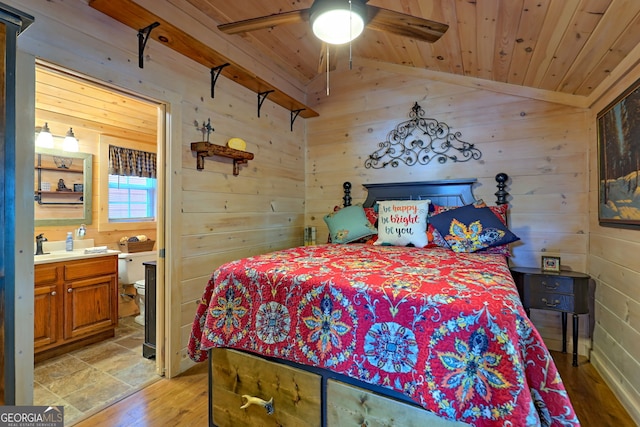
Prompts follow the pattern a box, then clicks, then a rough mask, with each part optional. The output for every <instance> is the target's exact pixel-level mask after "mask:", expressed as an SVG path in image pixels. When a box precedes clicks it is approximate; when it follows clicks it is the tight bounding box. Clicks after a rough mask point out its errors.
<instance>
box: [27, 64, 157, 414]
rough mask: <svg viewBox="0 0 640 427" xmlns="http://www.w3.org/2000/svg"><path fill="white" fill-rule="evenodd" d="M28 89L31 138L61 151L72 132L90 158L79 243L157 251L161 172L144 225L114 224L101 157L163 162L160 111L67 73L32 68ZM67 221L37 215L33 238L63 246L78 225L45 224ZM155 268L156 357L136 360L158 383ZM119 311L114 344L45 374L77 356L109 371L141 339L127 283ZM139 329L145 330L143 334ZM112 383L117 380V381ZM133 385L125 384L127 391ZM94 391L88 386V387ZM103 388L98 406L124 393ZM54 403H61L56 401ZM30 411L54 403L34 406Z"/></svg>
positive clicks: (54, 214)
mask: <svg viewBox="0 0 640 427" xmlns="http://www.w3.org/2000/svg"><path fill="white" fill-rule="evenodd" d="M35 89H36V90H35V92H36V105H35V120H36V123H35V126H36V132H37V133H38V132H39V131H42V129H43V128H44V126H45V124H46V127H47V128H48V129H49V130H50V132H51V134H53V136H54V141H55V143H57V144H58V145H60V147H58V146H55V147H54V149H58V148H61V147H62V143H63V141H64V137H65V135H66V134H67V133H68V132H72V133H73V134H74V136H75V137H76V138H77V140H78V145H79V151H80V152H83V153H87V154H91V155H92V158H93V160H92V163H93V164H92V169H93V183H92V184H93V185H92V186H91V188H92V192H93V194H90V195H89V194H87V195H85V197H91V202H92V206H93V209H92V212H91V218H90V221H89V220H87V221H86V232H85V238H86V239H93V246H96V247H99V246H107V247H108V248H109V249H118V250H120V249H121V246H120V245H119V243H120V241H121V240H122V239H125V240H126V239H129V238H131V237H135V238H140V240H142V236H144V237H145V238H146V239H148V240H155V241H156V245H155V246H154V248H153V249H155V250H158V249H159V248H160V247H161V246H160V245H161V244H162V242H163V241H164V236H163V230H164V224H163V221H164V220H163V218H164V215H163V206H164V194H163V189H164V185H163V180H164V170H163V168H162V167H161V166H158V168H157V176H156V177H155V180H156V181H155V187H153V186H152V188H149V184H148V183H147V190H146V191H147V195H148V196H149V197H150V199H149V200H153V203H154V204H155V209H152V210H151V211H149V210H147V212H148V214H146V215H144V217H143V218H137V219H136V218H134V219H132V218H126V219H125V220H124V221H113V220H112V218H111V215H110V214H109V212H110V210H111V209H110V208H111V207H112V203H111V202H110V199H109V195H110V194H112V193H114V192H117V191H115V190H114V191H112V189H113V188H114V186H113V185H110V181H111V179H110V176H111V175H112V172H113V171H110V168H109V162H108V156H109V154H108V153H109V145H117V146H118V147H121V148H123V149H127V150H138V151H141V152H147V153H155V154H157V156H158V159H163V158H164V147H165V142H164V139H163V138H164V135H165V131H164V126H165V124H164V117H165V107H164V105H163V104H162V103H160V102H158V101H155V100H151V99H147V98H145V97H142V96H139V95H137V94H133V93H130V92H126V91H122V90H120V89H119V88H115V87H111V86H108V85H106V84H103V83H101V82H97V81H95V80H93V79H90V78H88V77H86V76H81V75H78V74H77V73H75V72H72V71H70V70H65V69H61V68H59V67H57V66H53V65H51V64H46V63H43V62H37V66H36V85H35ZM157 164H158V165H162V164H163V162H162V161H161V160H160V161H158V162H157ZM117 181H118V182H116V184H115V186H116V187H117V188H116V189H117V190H118V191H120V190H122V188H123V186H122V185H120V184H119V182H124V180H123V181H120V180H117ZM127 181H128V180H127ZM120 193H121V191H120ZM136 194H137V193H136ZM134 198H135V196H134ZM148 203H151V202H148ZM54 208H55V206H54ZM68 215H69V214H68V212H65V209H64V207H63V208H62V209H58V210H56V209H49V210H48V212H45V213H44V214H43V213H42V212H40V213H39V216H37V217H38V218H40V219H39V220H38V221H37V222H36V226H35V228H34V236H35V235H37V234H39V233H45V235H46V237H47V239H48V240H49V241H62V240H64V238H65V236H66V234H67V232H69V231H70V230H72V229H75V228H77V227H78V226H79V225H80V224H78V225H64V226H61V225H48V223H47V220H51V224H59V222H60V221H59V219H60V218H61V217H63V218H64V217H68ZM159 261H160V262H158V263H157V268H156V275H157V280H156V292H157V295H158V297H157V300H158V303H157V304H156V319H157V320H156V331H157V333H156V334H155V335H156V337H157V339H156V342H155V344H156V357H155V359H151V362H150V361H149V359H147V360H142V361H141V364H142V365H144V366H149V364H151V365H152V368H153V370H154V371H155V375H156V377H157V378H159V377H160V376H161V375H163V373H164V369H165V366H164V363H165V360H164V357H163V355H164V348H163V342H164V340H163V339H162V337H163V330H164V323H163V319H164V313H163V310H164V305H163V304H162V301H163V299H164V298H163V289H164V269H163V262H161V260H159ZM118 306H119V310H118V312H119V317H120V321H119V327H118V328H117V329H116V334H117V336H116V338H115V339H110V340H107V341H109V342H108V343H107V342H102V343H96V344H92V347H94V349H95V351H92V349H91V348H90V347H85V348H83V349H82V350H78V351H80V352H81V354H80V355H78V354H74V355H62V356H58V357H56V358H55V360H53V361H52V362H50V363H49V366H50V368H51V370H53V369H61V372H65V369H68V366H66V365H68V364H77V363H79V362H78V357H85V360H82V361H83V362H84V361H90V362H91V365H92V368H94V369H98V368H96V366H98V367H99V366H102V365H106V369H107V370H108V369H115V367H116V362H112V361H107V359H106V358H107V356H108V357H112V356H114V355H113V354H111V353H113V352H117V351H118V350H117V349H118V346H124V347H126V346H127V345H130V346H134V345H136V344H135V342H136V340H137V339H139V337H140V334H141V333H142V334H144V332H140V328H139V327H138V325H136V324H135V323H134V322H132V320H133V318H134V317H135V316H136V315H138V313H139V311H138V310H139V308H138V307H137V304H136V289H135V287H134V284H133V283H131V284H128V283H122V284H119V289H118ZM142 330H143V331H144V328H143V329H142ZM114 341H118V342H114ZM101 355H104V357H105V360H102V361H101V360H100V357H101ZM65 356H67V357H65ZM140 358H141V359H143V355H142V349H140ZM58 359H59V360H58ZM122 359H123V356H118V355H117V354H116V355H115V359H112V360H119V361H120V362H121V363H125V362H122ZM143 362H144V363H143ZM43 363H44V362H43ZM131 363H135V362H131ZM37 369H38V367H37V366H36V376H37V374H38V370H37ZM117 369H127V367H124V368H122V367H118V368H117ZM48 372H49V371H48ZM86 372H94V373H95V371H91V370H87V371H86ZM120 373H122V371H120ZM140 375H141V377H140V378H141V379H140V380H139V381H138V382H135V381H131V383H132V384H133V385H134V386H135V385H136V384H139V385H140V386H141V387H142V386H144V385H146V384H148V383H149V381H148V377H146V376H144V375H145V374H142V373H141V374H140ZM77 376H81V374H80V373H78V374H77ZM111 376H113V377H114V378H116V379H117V375H111ZM54 377H55V374H54ZM126 377H127V379H131V375H128V374H127V375H126ZM37 379H38V378H36V381H37ZM132 384H127V385H129V386H131V385H132ZM57 386H58V388H57V390H60V393H63V390H64V387H63V384H58V385H57ZM93 386H95V381H94V384H93ZM103 388H104V390H101V391H100V395H101V399H102V400H103V401H104V402H105V404H107V403H108V402H109V401H110V399H109V396H108V394H105V393H107V391H108V390H112V391H113V392H114V393H120V394H121V393H122V390H123V387H118V386H117V384H115V385H114V383H108V382H107V383H105V385H104V387H103ZM125 388H126V387H125ZM52 390H54V391H55V390H56V385H53V388H52ZM125 392H126V390H125ZM57 397H61V398H63V399H64V396H62V395H59V396H57ZM120 397H121V396H120ZM34 404H53V403H52V402H37V401H34ZM56 404H57V403H56ZM78 406H80V404H79V405H78ZM74 409H78V410H79V411H80V412H82V413H89V412H92V411H95V409H96V408H93V407H90V405H89V404H88V403H87V404H86V405H85V406H84V407H82V408H74ZM81 415H82V414H80V415H79V416H81ZM65 419H67V417H65ZM76 420H77V419H76Z"/></svg>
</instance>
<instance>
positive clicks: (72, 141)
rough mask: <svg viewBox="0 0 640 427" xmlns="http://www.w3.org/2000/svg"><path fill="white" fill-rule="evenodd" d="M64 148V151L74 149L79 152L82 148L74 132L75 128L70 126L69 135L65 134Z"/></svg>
mask: <svg viewBox="0 0 640 427" xmlns="http://www.w3.org/2000/svg"><path fill="white" fill-rule="evenodd" d="M62 149H63V150H64V151H73V152H78V150H79V149H80V148H79V146H78V140H77V139H76V136H75V135H74V134H73V128H69V131H68V132H67V136H65V138H64V141H63V142H62Z"/></svg>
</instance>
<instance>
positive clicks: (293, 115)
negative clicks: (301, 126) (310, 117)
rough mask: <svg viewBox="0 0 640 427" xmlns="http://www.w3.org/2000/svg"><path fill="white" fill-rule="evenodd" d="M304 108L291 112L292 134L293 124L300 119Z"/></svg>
mask: <svg viewBox="0 0 640 427" xmlns="http://www.w3.org/2000/svg"><path fill="white" fill-rule="evenodd" d="M304 110H305V109H304V108H300V109H298V110H291V127H290V128H291V132H293V122H295V121H296V119H297V118H298V115H299V114H300V112H301V111H304Z"/></svg>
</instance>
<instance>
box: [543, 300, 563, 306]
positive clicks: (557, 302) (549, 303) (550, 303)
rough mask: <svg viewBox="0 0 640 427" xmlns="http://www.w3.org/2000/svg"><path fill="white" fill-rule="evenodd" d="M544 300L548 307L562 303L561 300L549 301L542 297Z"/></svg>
mask: <svg viewBox="0 0 640 427" xmlns="http://www.w3.org/2000/svg"><path fill="white" fill-rule="evenodd" d="M542 302H543V303H545V304H546V305H547V307H556V306H557V305H558V304H560V300H555V301H552V302H549V301H548V300H547V299H546V298H542Z"/></svg>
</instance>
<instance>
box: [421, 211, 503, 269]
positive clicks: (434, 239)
mask: <svg viewBox="0 0 640 427" xmlns="http://www.w3.org/2000/svg"><path fill="white" fill-rule="evenodd" d="M431 205H432V206H433V209H432V210H431V211H430V213H429V217H430V218H431V217H432V216H434V215H438V214H441V213H442V212H447V211H450V210H452V209H457V208H459V207H460V206H440V205H437V204H433V203H432V204H431ZM473 206H475V207H476V208H484V207H487V204H486V203H485V202H484V201H483V200H482V199H480V200H478V201H476V202H474V203H473ZM489 209H491V212H493V213H494V214H495V215H496V217H498V219H499V220H500V221H501V222H502V223H503V224H504V225H505V226H506V225H507V211H508V210H509V205H508V204H504V205H497V206H489ZM427 233H428V234H430V236H429V243H431V244H433V245H435V246H440V247H443V248H449V244H448V243H447V242H446V241H445V240H444V238H443V237H442V236H441V235H440V233H438V230H436V229H435V227H434V226H433V224H431V222H429V224H428V228H427ZM483 251H485V252H486V253H490V254H497V255H503V256H506V257H510V256H511V250H510V248H509V245H508V244H505V245H499V246H493V247H490V248H486V249H483Z"/></svg>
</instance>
